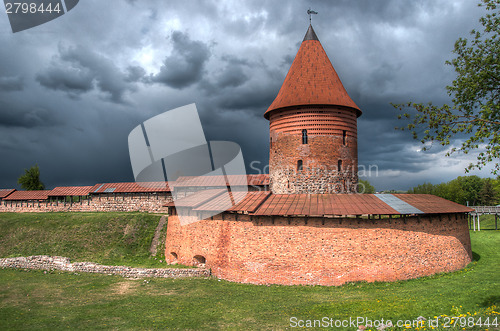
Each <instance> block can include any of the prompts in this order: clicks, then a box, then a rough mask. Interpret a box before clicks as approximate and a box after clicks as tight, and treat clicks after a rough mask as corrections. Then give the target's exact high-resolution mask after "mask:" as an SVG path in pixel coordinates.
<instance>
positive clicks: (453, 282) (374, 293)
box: [0, 214, 500, 330]
mask: <svg viewBox="0 0 500 331" xmlns="http://www.w3.org/2000/svg"><path fill="white" fill-rule="evenodd" d="M131 215H132V216H131V217H136V216H133V214H131ZM137 217H138V216H137ZM492 226H493V222H492V221H491V220H488V219H486V218H485V220H484V223H483V222H482V224H481V229H482V231H481V232H471V240H472V249H473V251H474V253H475V257H476V261H474V262H473V263H471V264H470V265H469V266H468V267H467V268H466V269H464V270H461V271H457V272H453V273H448V274H439V275H435V276H432V277H423V278H420V279H414V280H409V281H400V282H393V283H354V284H347V285H344V286H340V287H322V286H275V285H273V286H256V285H248V284H237V283H230V282H226V281H219V280H217V279H215V278H209V279H184V280H171V279H147V280H146V281H145V280H130V279H124V278H121V277H119V276H106V275H94V274H78V275H76V274H71V273H63V272H49V273H44V272H43V271H21V270H11V269H5V270H0V329H1V330H4V329H39V328H40V329H62V328H79V329H94V328H107V329H163V328H175V329H179V328H180V329H185V328H187V329H293V328H291V322H290V321H291V318H294V317H295V318H296V319H297V321H298V320H314V319H316V320H321V319H323V318H324V317H327V318H332V319H333V320H337V319H339V320H346V319H349V317H351V318H357V317H362V318H369V319H371V320H380V319H382V318H383V319H384V320H386V319H391V320H392V321H396V320H399V319H401V320H415V319H416V318H417V317H418V316H424V317H426V318H432V319H433V318H434V316H441V317H440V321H441V322H440V325H441V326H442V324H443V322H444V321H446V318H449V316H454V315H459V314H462V315H463V316H464V318H472V319H473V320H474V321H477V320H478V318H479V316H482V318H483V319H482V320H483V321H484V318H485V317H486V316H489V317H490V321H491V320H493V318H495V317H496V318H497V321H498V322H499V323H500V321H499V320H498V319H499V318H500V316H499V314H498V310H499V308H496V307H497V306H500V276H499V275H500V264H499V261H500V251H499V249H498V247H500V231H494V230H487V229H488V228H490V229H491V227H492ZM474 314H475V315H474ZM294 321H295V320H294ZM355 329H356V328H354V327H347V328H343V327H340V328H336V330H355ZM403 329H406V328H391V330H403ZM421 329H423V328H421ZM425 329H426V330H431V328H430V327H426V328H425ZM439 329H441V330H450V329H452V330H453V329H459V330H462V328H442V327H441V328H439ZM467 329H469V328H467ZM476 329H477V330H485V329H489V330H495V329H499V328H495V327H489V328H488V327H485V326H483V327H479V328H476ZM371 330H376V329H375V328H371Z"/></svg>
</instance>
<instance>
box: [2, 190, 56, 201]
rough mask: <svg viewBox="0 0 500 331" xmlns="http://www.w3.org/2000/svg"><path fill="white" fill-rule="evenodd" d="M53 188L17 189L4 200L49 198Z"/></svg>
mask: <svg viewBox="0 0 500 331" xmlns="http://www.w3.org/2000/svg"><path fill="white" fill-rule="evenodd" d="M50 191H51V190H41V191H15V192H13V193H12V194H10V195H9V196H8V197H6V198H4V199H3V200H4V201H13V200H16V201H19V200H47V198H48V196H49V193H50Z"/></svg>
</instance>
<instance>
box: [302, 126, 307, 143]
mask: <svg viewBox="0 0 500 331" xmlns="http://www.w3.org/2000/svg"><path fill="white" fill-rule="evenodd" d="M302 144H307V130H306V129H304V130H302Z"/></svg>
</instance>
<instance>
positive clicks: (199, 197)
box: [174, 189, 227, 208]
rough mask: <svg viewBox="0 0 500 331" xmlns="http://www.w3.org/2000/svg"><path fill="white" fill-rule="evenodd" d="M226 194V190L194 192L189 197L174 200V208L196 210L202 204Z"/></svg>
mask: <svg viewBox="0 0 500 331" xmlns="http://www.w3.org/2000/svg"><path fill="white" fill-rule="evenodd" d="M224 192H227V190H226V189H212V190H203V191H198V192H195V193H193V194H191V195H188V196H187V197H185V198H182V199H179V200H176V201H175V202H174V203H175V206H176V207H188V208H196V207H198V206H201V205H202V204H204V203H206V202H208V201H211V200H213V199H215V198H216V197H218V196H219V195H221V194H222V193H224Z"/></svg>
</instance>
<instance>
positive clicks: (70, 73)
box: [36, 67, 95, 96]
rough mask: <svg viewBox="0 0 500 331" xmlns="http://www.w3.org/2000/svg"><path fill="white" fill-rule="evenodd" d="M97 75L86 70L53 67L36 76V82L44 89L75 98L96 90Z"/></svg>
mask: <svg viewBox="0 0 500 331" xmlns="http://www.w3.org/2000/svg"><path fill="white" fill-rule="evenodd" d="M94 78H95V75H94V74H93V73H92V72H90V71H89V70H87V69H85V68H72V67H66V68H58V67H52V68H49V69H46V70H45V71H44V72H41V73H39V74H38V75H37V76H36V80H37V81H38V82H39V83H40V84H41V85H42V86H44V87H46V88H49V89H52V90H60V91H64V92H68V94H69V95H71V96H75V95H79V94H81V93H85V92H88V91H90V90H92V89H93V88H94V84H93V81H94Z"/></svg>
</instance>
